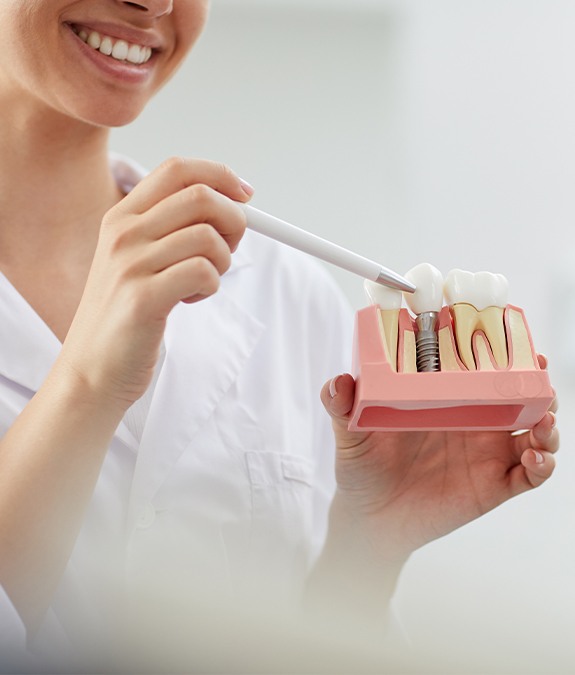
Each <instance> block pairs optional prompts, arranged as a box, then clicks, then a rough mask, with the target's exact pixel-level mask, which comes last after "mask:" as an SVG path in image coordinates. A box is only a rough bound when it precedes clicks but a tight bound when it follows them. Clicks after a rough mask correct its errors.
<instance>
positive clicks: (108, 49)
mask: <svg viewBox="0 0 575 675" xmlns="http://www.w3.org/2000/svg"><path fill="white" fill-rule="evenodd" d="M113 49H114V43H113V42H112V40H111V39H110V38H109V37H105V38H104V39H103V40H102V42H101V43H100V51H101V52H102V54H105V55H106V56H110V54H111V53H112V50H113Z"/></svg>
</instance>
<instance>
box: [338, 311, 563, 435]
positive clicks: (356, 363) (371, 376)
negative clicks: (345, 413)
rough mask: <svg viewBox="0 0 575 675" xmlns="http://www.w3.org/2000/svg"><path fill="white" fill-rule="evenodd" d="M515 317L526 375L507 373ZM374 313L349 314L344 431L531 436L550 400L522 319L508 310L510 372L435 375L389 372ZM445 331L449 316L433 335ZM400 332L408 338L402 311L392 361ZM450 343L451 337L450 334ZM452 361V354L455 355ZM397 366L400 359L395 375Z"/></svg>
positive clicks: (410, 327) (406, 317)
mask: <svg viewBox="0 0 575 675" xmlns="http://www.w3.org/2000/svg"><path fill="white" fill-rule="evenodd" d="M510 310H513V311H515V312H518V313H519V314H520V316H521V318H522V320H523V322H524V325H525V330H526V334H527V337H528V340H529V344H530V346H531V352H532V356H533V368H522V369H520V370H513V344H512V340H510V339H509V336H510V331H509V311H510ZM379 312H380V309H379V307H377V306H375V305H372V306H370V307H366V308H365V309H361V310H359V311H358V312H357V314H356V323H355V336H354V350H353V365H352V374H353V375H354V377H355V379H356V394H355V402H354V406H353V410H352V412H351V418H350V422H349V429H350V430H351V431H406V430H408V429H419V430H433V429H445V430H462V431H463V430H466V431H470V430H488V429H492V430H503V429H507V430H516V429H530V428H532V427H533V426H534V425H535V424H537V422H539V420H541V419H542V417H543V416H544V415H545V412H546V411H547V410H548V408H549V406H550V404H551V402H552V401H553V398H554V393H553V390H552V388H551V385H550V382H549V376H548V374H547V372H546V371H544V370H541V368H540V367H539V365H538V363H537V355H536V353H535V351H534V349H533V341H532V339H531V334H530V332H529V328H528V326H527V322H526V321H525V318H524V315H523V312H522V310H521V309H519V308H517V307H512V306H510V305H508V306H507V308H506V310H505V326H506V332H507V336H508V350H509V366H508V368H506V369H504V370H502V369H500V370H477V371H469V370H466V369H465V366H464V365H463V364H462V363H461V362H460V361H458V363H459V366H460V368H461V369H462V370H460V371H457V370H448V371H441V372H434V373H403V372H395V370H394V369H393V368H392V367H391V365H390V364H389V362H388V360H387V358H386V353H385V349H384V346H383V339H384V337H383V332H382V329H381V320H380V316H379ZM445 326H450V327H451V317H450V314H449V308H447V307H444V308H443V310H442V311H441V314H440V319H439V327H440V328H441V327H445ZM405 330H412V331H413V330H414V327H413V322H412V320H411V317H410V316H409V313H408V312H407V310H405V309H402V310H401V312H400V317H399V350H398V351H399V353H402V352H401V350H402V336H403V334H404V331H405ZM451 335H452V339H453V332H452V331H451ZM455 353H457V350H455ZM401 368H402V363H401V359H400V363H399V370H400V371H401Z"/></svg>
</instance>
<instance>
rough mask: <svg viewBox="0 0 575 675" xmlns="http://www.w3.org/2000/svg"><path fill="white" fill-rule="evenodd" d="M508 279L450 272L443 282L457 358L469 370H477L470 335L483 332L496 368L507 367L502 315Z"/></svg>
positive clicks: (485, 274)
mask: <svg viewBox="0 0 575 675" xmlns="http://www.w3.org/2000/svg"><path fill="white" fill-rule="evenodd" d="M507 291H508V283H507V279H506V278H505V277H504V276H503V275H502V274H491V273H490V272H478V273H477V274H472V273H471V272H466V271H463V270H457V269H455V270H451V272H450V273H449V274H448V275H447V277H446V280H445V287H444V292H445V297H446V299H447V302H448V304H449V305H450V307H451V311H452V314H453V319H454V323H455V335H456V339H457V347H458V351H459V355H460V357H461V360H462V361H463V363H464V364H465V365H466V366H467V368H468V369H469V370H476V364H475V359H474V356H473V333H474V332H475V331H476V330H482V331H483V332H484V333H485V335H486V337H487V339H488V341H489V344H490V346H491V351H492V352H493V356H494V358H495V361H496V363H497V365H498V367H499V368H506V367H507V366H508V364H509V356H508V350H507V340H506V337H505V325H504V312H505V307H506V305H507Z"/></svg>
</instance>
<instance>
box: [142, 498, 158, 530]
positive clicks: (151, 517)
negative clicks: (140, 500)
mask: <svg viewBox="0 0 575 675" xmlns="http://www.w3.org/2000/svg"><path fill="white" fill-rule="evenodd" d="M155 520H156V509H155V508H154V506H153V505H152V504H146V506H145V507H144V508H143V510H142V513H140V517H139V518H138V527H139V528H140V529H142V530H144V529H146V528H148V527H151V526H152V525H153V524H154V521H155Z"/></svg>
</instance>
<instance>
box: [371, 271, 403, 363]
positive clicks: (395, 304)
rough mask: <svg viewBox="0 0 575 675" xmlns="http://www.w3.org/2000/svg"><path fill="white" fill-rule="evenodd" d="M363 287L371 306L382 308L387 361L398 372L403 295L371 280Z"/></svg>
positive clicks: (381, 314) (381, 315)
mask: <svg viewBox="0 0 575 675" xmlns="http://www.w3.org/2000/svg"><path fill="white" fill-rule="evenodd" d="M363 287H364V289H365V292H366V294H367V297H368V298H369V301H370V302H371V304H372V305H377V306H378V307H379V308H380V317H381V324H382V329H383V336H384V342H383V344H384V347H385V349H386V355H387V360H388V363H389V364H390V365H391V367H392V368H393V370H395V371H397V342H398V333H399V311H400V309H401V302H402V293H401V291H397V290H395V289H393V288H388V287H387V286H383V285H382V284H378V283H377V282H375V281H370V280H369V279H366V280H365V281H364V282H363Z"/></svg>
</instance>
